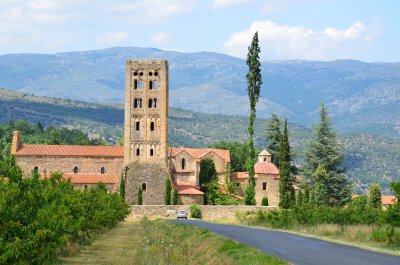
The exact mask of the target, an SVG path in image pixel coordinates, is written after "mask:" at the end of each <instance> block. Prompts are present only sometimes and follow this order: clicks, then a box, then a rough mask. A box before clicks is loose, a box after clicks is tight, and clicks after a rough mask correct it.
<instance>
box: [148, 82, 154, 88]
mask: <svg viewBox="0 0 400 265" xmlns="http://www.w3.org/2000/svg"><path fill="white" fill-rule="evenodd" d="M149 89H153V81H149Z"/></svg>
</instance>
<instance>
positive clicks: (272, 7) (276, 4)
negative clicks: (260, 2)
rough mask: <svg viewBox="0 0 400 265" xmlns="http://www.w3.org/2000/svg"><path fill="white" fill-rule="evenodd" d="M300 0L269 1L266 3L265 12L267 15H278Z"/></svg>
mask: <svg viewBox="0 0 400 265" xmlns="http://www.w3.org/2000/svg"><path fill="white" fill-rule="evenodd" d="M297 2H299V0H267V1H265V3H264V7H263V11H264V13H266V14H273V13H276V12H278V11H280V10H282V9H284V8H286V7H288V6H289V5H291V4H294V3H297Z"/></svg>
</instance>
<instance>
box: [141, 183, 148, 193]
mask: <svg viewBox="0 0 400 265" xmlns="http://www.w3.org/2000/svg"><path fill="white" fill-rule="evenodd" d="M146 186H147V185H146V183H142V191H146V188H147V187H146Z"/></svg>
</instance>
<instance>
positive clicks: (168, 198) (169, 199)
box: [165, 176, 172, 205]
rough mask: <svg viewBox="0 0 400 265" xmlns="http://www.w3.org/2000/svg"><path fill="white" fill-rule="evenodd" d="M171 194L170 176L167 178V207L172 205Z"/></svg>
mask: <svg viewBox="0 0 400 265" xmlns="http://www.w3.org/2000/svg"><path fill="white" fill-rule="evenodd" d="M171 192H172V185H171V179H170V178H169V176H167V179H166V180H165V205H171Z"/></svg>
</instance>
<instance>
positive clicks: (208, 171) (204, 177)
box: [199, 158, 218, 204]
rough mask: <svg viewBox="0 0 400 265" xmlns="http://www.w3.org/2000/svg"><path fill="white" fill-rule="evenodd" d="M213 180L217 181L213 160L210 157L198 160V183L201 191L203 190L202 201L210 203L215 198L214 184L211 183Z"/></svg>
mask: <svg viewBox="0 0 400 265" xmlns="http://www.w3.org/2000/svg"><path fill="white" fill-rule="evenodd" d="M213 182H218V176H217V170H216V169H215V164H214V160H212V159H210V158H206V159H203V160H201V161H200V172H199V185H200V189H201V191H203V192H204V202H205V203H207V204H208V203H209V202H211V204H212V203H213V202H214V200H215V194H214V193H215V189H214V186H215V185H214V184H212V183H213ZM217 189H218V186H217Z"/></svg>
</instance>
